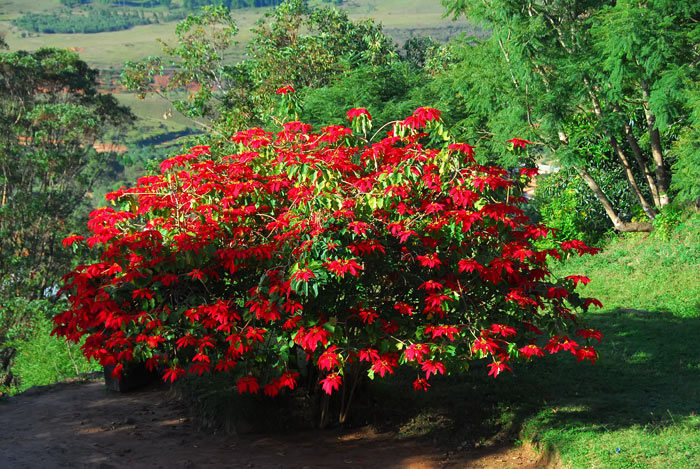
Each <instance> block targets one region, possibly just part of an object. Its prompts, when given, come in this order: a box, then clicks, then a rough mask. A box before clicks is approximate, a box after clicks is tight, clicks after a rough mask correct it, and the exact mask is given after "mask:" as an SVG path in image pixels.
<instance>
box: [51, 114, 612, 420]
mask: <svg viewBox="0 0 700 469" xmlns="http://www.w3.org/2000/svg"><path fill="white" fill-rule="evenodd" d="M348 118H349V119H350V120H351V121H352V126H353V127H354V129H355V131H356V132H357V134H358V135H355V132H353V129H350V128H346V127H343V126H338V125H333V126H328V127H324V128H322V129H320V130H319V131H313V129H312V128H311V127H310V126H309V125H306V124H304V123H301V122H288V123H285V124H283V126H282V128H281V130H280V131H279V132H276V133H273V132H269V131H264V130H262V129H258V128H254V129H250V130H246V131H242V132H238V133H237V134H236V135H235V136H233V137H232V142H231V145H232V147H231V148H233V150H232V151H230V152H229V153H228V154H226V153H223V154H219V153H220V152H217V151H212V149H211V148H209V147H206V146H200V147H196V148H193V149H192V150H191V151H190V152H189V153H187V154H184V155H179V156H176V157H174V158H170V159H168V160H166V161H164V162H163V163H162V164H161V166H160V170H161V172H160V174H154V175H150V176H147V177H143V178H141V179H140V180H139V181H138V183H137V184H136V186H135V187H132V188H128V189H126V188H122V189H120V190H118V191H116V192H114V193H111V194H109V195H108V197H107V198H108V200H110V201H112V202H114V204H115V205H116V206H117V207H118V208H102V209H99V210H95V211H94V212H93V213H92V214H91V215H90V221H89V229H90V230H91V233H92V236H90V237H88V238H87V239H82V238H81V237H79V236H72V237H70V238H67V239H66V240H65V244H66V245H70V244H72V243H80V244H83V245H86V246H87V247H88V248H90V249H93V250H96V252H97V253H99V255H100V261H99V262H95V263H92V264H89V265H80V266H78V267H77V268H76V269H75V270H73V271H72V272H70V273H69V274H68V275H66V276H65V279H64V282H65V285H64V287H63V292H66V293H67V294H68V296H69V299H70V304H71V305H72V306H71V308H70V309H69V310H67V311H65V312H63V313H62V314H59V315H58V316H56V318H55V324H56V328H55V331H54V332H55V333H56V334H58V335H60V336H64V337H66V338H67V339H68V340H71V341H74V342H78V341H80V340H81V339H83V338H84V345H83V351H84V354H85V356H86V357H88V358H91V359H95V360H98V361H99V362H100V363H101V364H103V365H116V368H115V373H116V374H117V375H118V374H119V373H120V372H121V370H122V369H123V365H124V364H125V363H127V362H129V361H132V360H142V361H145V363H146V364H147V365H148V366H149V367H160V368H161V369H162V370H164V374H163V378H164V379H165V380H166V381H174V380H176V379H177V378H179V377H181V376H184V375H186V374H188V373H189V374H196V375H202V374H204V373H210V372H227V373H230V374H231V375H233V379H234V380H236V381H235V382H236V388H237V390H238V392H240V393H264V394H265V395H268V396H275V395H277V394H279V393H280V392H281V391H282V390H284V389H294V388H295V387H296V386H297V385H298V383H299V382H300V373H301V374H304V375H305V376H317V378H318V379H316V380H315V381H314V382H316V383H317V386H318V385H320V389H322V391H325V393H327V394H332V393H334V392H337V391H339V390H341V388H342V389H343V391H342V396H343V404H342V406H343V408H345V409H346V408H347V406H348V405H349V402H350V400H351V396H352V391H353V390H354V387H355V385H356V383H357V381H358V377H359V376H361V375H364V374H368V375H369V376H370V377H371V378H374V377H385V376H387V375H390V374H393V373H394V372H395V370H396V369H397V368H398V367H401V366H404V367H412V368H415V370H416V380H415V383H414V387H415V388H416V389H418V390H421V389H427V388H428V387H429V386H430V384H429V381H430V379H431V377H433V376H435V375H439V374H446V373H450V372H455V371H459V370H463V369H465V368H466V366H465V365H466V364H469V363H471V362H473V361H474V360H483V361H484V362H485V363H486V366H487V367H488V374H489V375H492V376H493V377H497V376H498V375H499V374H500V373H502V372H504V371H510V370H511V369H512V366H513V364H514V363H515V362H518V361H521V360H531V359H534V358H536V357H541V356H544V355H546V354H553V353H557V352H561V351H565V352H569V353H572V354H573V355H574V356H575V357H576V358H577V359H578V360H579V361H582V360H590V361H595V360H596V357H597V354H596V351H595V348H594V346H593V345H592V344H591V340H596V339H597V340H600V333H599V332H598V331H595V330H591V329H588V328H586V327H585V326H583V325H582V323H581V322H580V320H579V316H580V314H581V313H582V312H583V311H585V310H586V309H587V308H588V307H589V306H590V305H591V304H596V305H599V303H598V301H597V300H595V299H591V298H587V299H586V298H581V297H580V296H579V295H578V294H577V293H576V292H575V288H576V285H577V284H579V283H587V282H588V279H587V278H585V277H583V276H569V277H566V278H559V279H555V278H553V277H552V275H551V274H550V272H549V269H548V267H547V260H548V257H554V258H559V257H560V256H561V255H562V252H567V251H570V252H573V253H578V254H581V255H582V254H586V253H593V252H595V249H593V248H589V247H587V246H586V245H585V244H584V243H582V242H579V241H567V242H564V243H561V245H560V246H559V247H558V249H547V250H544V251H542V250H537V249H535V247H534V246H533V242H534V241H535V240H537V239H538V238H541V237H546V236H552V230H550V229H548V228H547V227H545V226H542V225H538V224H533V223H531V222H530V221H529V219H528V217H527V216H525V215H524V212H523V208H522V207H523V204H525V203H526V200H525V199H524V198H523V197H522V188H523V185H524V183H526V182H527V179H528V178H529V177H531V176H532V175H534V174H535V173H536V170H535V169H530V168H525V169H521V170H520V171H519V172H515V175H514V176H512V175H511V174H510V173H509V172H507V171H506V170H504V169H503V168H500V167H493V166H482V165H479V164H476V163H475V161H474V151H475V150H474V148H473V147H471V146H470V145H468V144H464V143H454V142H451V141H450V137H449V135H447V133H446V131H445V130H444V128H443V127H442V123H441V120H440V113H439V111H437V110H434V109H429V108H419V109H417V110H416V111H415V112H414V113H413V115H411V116H409V117H408V118H406V119H404V120H403V121H397V122H396V123H395V125H394V127H393V129H392V130H390V131H389V132H388V133H385V135H388V136H386V138H383V139H381V140H379V141H377V142H372V141H371V139H370V141H368V140H367V139H366V138H365V132H367V131H368V129H369V127H370V124H371V118H370V116H369V113H368V112H367V111H366V110H365V109H353V110H351V111H350V112H349V113H348ZM527 143H529V142H526V141H524V140H519V139H513V140H512V141H511V142H510V143H508V145H510V147H511V148H512V149H513V151H522V149H523V148H524V147H525V146H526V145H527ZM504 144H505V143H504ZM310 370H315V372H314V373H315V375H314V374H309V373H310ZM348 388H349V389H348ZM346 396H347V399H346Z"/></svg>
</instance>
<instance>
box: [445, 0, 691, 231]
mask: <svg viewBox="0 0 700 469" xmlns="http://www.w3.org/2000/svg"><path fill="white" fill-rule="evenodd" d="M443 4H444V5H446V6H447V8H448V11H449V12H451V13H452V14H454V15H455V16H459V15H465V16H467V17H468V18H470V19H472V20H477V21H480V22H481V23H482V24H483V25H484V26H485V27H487V28H489V29H490V30H491V32H492V34H491V36H490V37H489V38H488V39H486V40H485V41H484V42H483V43H482V44H481V45H480V48H482V49H485V51H484V52H482V53H483V54H484V55H487V56H489V57H491V59H492V60H494V61H497V63H494V62H490V63H489V65H484V63H481V67H483V68H491V67H494V68H497V69H498V70H499V73H498V76H496V77H492V79H491V80H490V81H489V80H488V79H487V81H486V82H482V83H481V85H480V86H481V87H482V88H488V89H484V91H485V95H483V96H482V95H480V94H479V93H470V94H465V93H463V96H464V97H465V98H464V99H465V101H467V103H468V107H469V108H470V109H471V110H477V109H478V110H479V111H481V116H482V117H481V119H482V121H483V122H484V123H485V124H487V127H486V129H487V133H492V134H494V135H500V134H502V132H503V130H504V129H507V130H509V131H512V132H518V131H522V130H523V127H525V126H526V127H527V130H528V134H529V136H530V137H531V138H532V139H534V140H536V141H537V142H538V143H540V144H541V145H542V146H543V147H544V148H547V149H549V150H550V151H551V152H552V153H553V154H555V155H556V156H558V157H559V159H560V160H561V161H562V162H564V163H566V164H570V165H571V166H573V167H574V168H575V169H576V171H577V172H578V174H579V175H580V176H581V178H582V179H583V180H584V181H585V183H586V184H587V185H588V187H589V188H590V189H591V190H592V191H593V193H594V194H595V196H596V197H597V198H598V200H599V201H600V203H601V204H602V205H603V207H604V208H605V212H606V213H607V215H608V217H609V218H610V220H611V221H612V223H613V225H614V227H615V228H616V229H617V230H620V231H638V230H643V231H648V230H651V227H652V225H651V223H649V222H631V221H627V220H623V218H622V217H621V216H620V214H619V213H618V210H617V208H616V206H615V201H613V200H610V199H609V198H608V196H607V195H606V194H605V192H604V191H603V190H602V189H601V187H600V185H599V183H598V181H596V179H595V178H594V177H593V175H592V173H591V171H590V166H591V163H592V162H593V161H594V160H595V157H596V155H592V154H591V151H590V150H591V147H590V146H587V145H583V143H582V142H583V141H585V142H588V143H590V142H591V141H592V140H593V141H594V142H597V144H596V148H595V151H596V152H598V153H600V154H601V155H602V156H605V157H612V158H615V159H616V160H617V167H618V168H619V172H620V174H621V175H622V176H624V178H625V179H626V180H627V183H628V185H629V188H630V191H631V193H632V194H633V195H634V196H635V198H636V199H637V203H638V204H639V206H640V207H641V208H642V209H643V211H644V213H645V214H646V215H647V217H648V219H649V220H653V219H654V217H655V215H656V214H657V213H658V211H659V210H660V209H662V208H663V207H664V206H666V205H668V203H669V202H670V199H671V194H670V192H669V187H670V182H671V173H670V164H669V162H668V161H667V153H668V149H669V146H670V143H671V141H672V139H673V132H672V129H673V128H674V126H676V125H678V124H679V123H681V124H682V122H683V119H684V118H685V116H686V115H687V113H688V109H687V107H686V106H685V102H684V101H683V99H682V95H683V93H682V90H683V89H684V87H685V86H686V84H687V83H689V82H692V81H693V80H696V79H697V76H698V70H697V66H696V65H697V61H698V52H699V51H698V47H697V45H698V38H699V37H700V21H699V20H700V4H698V3H697V2H694V1H692V0H681V1H670V0H653V1H647V2H637V1H629V0H621V1H611V0H577V1H570V0H543V1H526V2H516V1H510V0H486V1H482V0H443ZM472 64H473V63H472ZM467 73H471V70H470V71H469V72H467ZM475 73H476V75H478V76H480V77H484V76H485V75H487V74H488V72H486V71H483V70H482V71H477V72H475ZM504 77H505V79H504ZM467 80H471V79H470V78H467ZM488 112H492V113H494V114H498V115H499V117H500V120H499V121H498V122H495V121H493V120H492V119H490V118H489V117H486V116H484V114H486V113H488ZM574 131H576V132H579V135H574V134H573V132H574ZM581 133H583V134H584V135H583V137H584V138H580V137H581V136H582V135H581Z"/></svg>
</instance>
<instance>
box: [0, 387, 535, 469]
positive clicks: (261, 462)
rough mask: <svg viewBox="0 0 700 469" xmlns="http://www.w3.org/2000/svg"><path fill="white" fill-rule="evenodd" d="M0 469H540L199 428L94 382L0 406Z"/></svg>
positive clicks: (306, 435)
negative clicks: (213, 431)
mask: <svg viewBox="0 0 700 469" xmlns="http://www.w3.org/2000/svg"><path fill="white" fill-rule="evenodd" d="M0 467H2V468H3V469H4V468H8V469H14V468H42V469H49V468H58V467H71V468H100V469H110V468H119V467H129V468H187V469H195V468H284V469H288V468H300V469H307V468H309V469H310V468H379V469H388V468H414V469H428V468H537V467H543V465H542V464H541V463H538V461H537V457H536V455H535V454H534V453H533V452H532V451H531V450H529V449H528V448H524V447H496V448H484V449H480V450H479V451H478V452H469V451H457V450H449V449H445V448H438V447H436V446H432V445H430V444H428V443H425V442H422V441H417V440H399V439H396V438H395V437H394V435H393V434H390V433H376V432H374V431H373V430H372V429H370V428H362V429H354V430H328V431H314V432H302V433H295V434H292V435H254V436H230V435H220V434H213V433H211V432H206V431H201V430H199V429H198V428H197V424H196V423H195V422H194V421H192V420H191V419H190V418H189V416H188V415H187V411H186V409H185V408H184V407H183V406H182V404H181V403H179V402H178V401H177V400H176V399H175V398H174V397H173V396H172V394H171V393H169V392H168V389H167V387H165V386H152V387H148V388H145V389H142V390H139V391H135V392H131V393H126V394H119V393H114V392H110V391H108V390H107V389H106V388H105V386H104V384H103V383H102V382H101V381H90V382H86V383H62V384H58V385H54V386H50V387H42V388H39V389H32V390H29V391H27V392H26V393H23V394H21V395H18V396H15V397H13V398H11V399H8V400H6V401H2V402H0Z"/></svg>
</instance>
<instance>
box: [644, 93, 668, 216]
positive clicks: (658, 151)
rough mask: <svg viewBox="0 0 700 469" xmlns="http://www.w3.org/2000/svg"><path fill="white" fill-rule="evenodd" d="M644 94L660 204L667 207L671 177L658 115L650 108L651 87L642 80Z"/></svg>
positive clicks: (645, 114)
mask: <svg viewBox="0 0 700 469" xmlns="http://www.w3.org/2000/svg"><path fill="white" fill-rule="evenodd" d="M642 95H643V96H644V116H645V117H646V120H647V127H648V129H649V143H650V144H651V154H652V156H653V157H654V172H655V173H656V181H657V184H658V187H659V205H660V206H661V207H665V206H666V205H668V204H669V202H670V200H669V197H668V188H669V186H670V185H671V177H670V175H669V173H668V171H667V170H666V166H665V165H664V155H663V149H662V148H661V134H660V133H659V129H658V128H656V116H654V114H652V113H651V111H650V110H649V105H648V103H649V87H648V86H647V84H646V82H644V81H642Z"/></svg>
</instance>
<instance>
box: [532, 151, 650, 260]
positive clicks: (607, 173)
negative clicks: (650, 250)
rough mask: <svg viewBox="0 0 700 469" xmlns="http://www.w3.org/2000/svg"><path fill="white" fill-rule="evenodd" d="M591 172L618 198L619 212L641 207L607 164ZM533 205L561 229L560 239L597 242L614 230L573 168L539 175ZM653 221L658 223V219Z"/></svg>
mask: <svg viewBox="0 0 700 469" xmlns="http://www.w3.org/2000/svg"><path fill="white" fill-rule="evenodd" d="M590 172H591V174H592V175H593V176H594V177H595V178H596V180H597V181H599V182H600V186H601V188H602V189H603V190H604V191H605V193H606V194H607V195H608V197H610V198H611V199H612V200H615V201H616V205H617V207H618V209H619V210H620V214H621V215H623V216H625V218H630V219H631V218H633V217H634V216H635V210H638V209H637V207H636V203H635V202H636V201H635V199H634V197H633V196H632V194H630V193H629V190H627V184H626V182H625V181H624V180H621V179H620V178H619V177H617V174H616V173H615V172H614V170H613V169H611V168H609V167H607V168H606V165H601V167H598V168H591V169H590ZM532 206H533V209H534V210H536V211H537V214H538V216H539V217H541V220H542V222H543V223H544V224H545V225H547V226H549V227H550V228H554V229H556V230H558V231H557V233H556V237H557V239H559V240H560V241H566V240H570V239H581V240H582V241H584V242H586V243H589V244H597V243H598V242H599V241H600V240H601V239H602V237H603V236H604V235H605V234H606V233H608V232H609V231H610V230H612V229H613V224H612V223H611V222H610V219H609V218H607V217H606V216H605V211H604V210H603V208H602V206H601V205H600V203H598V201H597V200H596V198H595V196H594V195H593V194H592V193H591V192H590V191H589V190H588V189H587V188H586V187H585V183H584V182H583V180H582V179H581V177H580V176H579V175H578V174H577V173H576V171H575V170H573V169H571V168H561V169H560V170H559V171H557V172H556V173H552V174H548V175H543V176H539V177H538V178H537V187H536V188H535V197H534V199H533V204H532ZM654 223H655V226H657V223H656V221H655V222H654ZM544 242H545V244H543V245H542V246H547V247H549V245H550V244H551V242H552V241H551V240H549V239H547V240H545V241H544Z"/></svg>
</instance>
